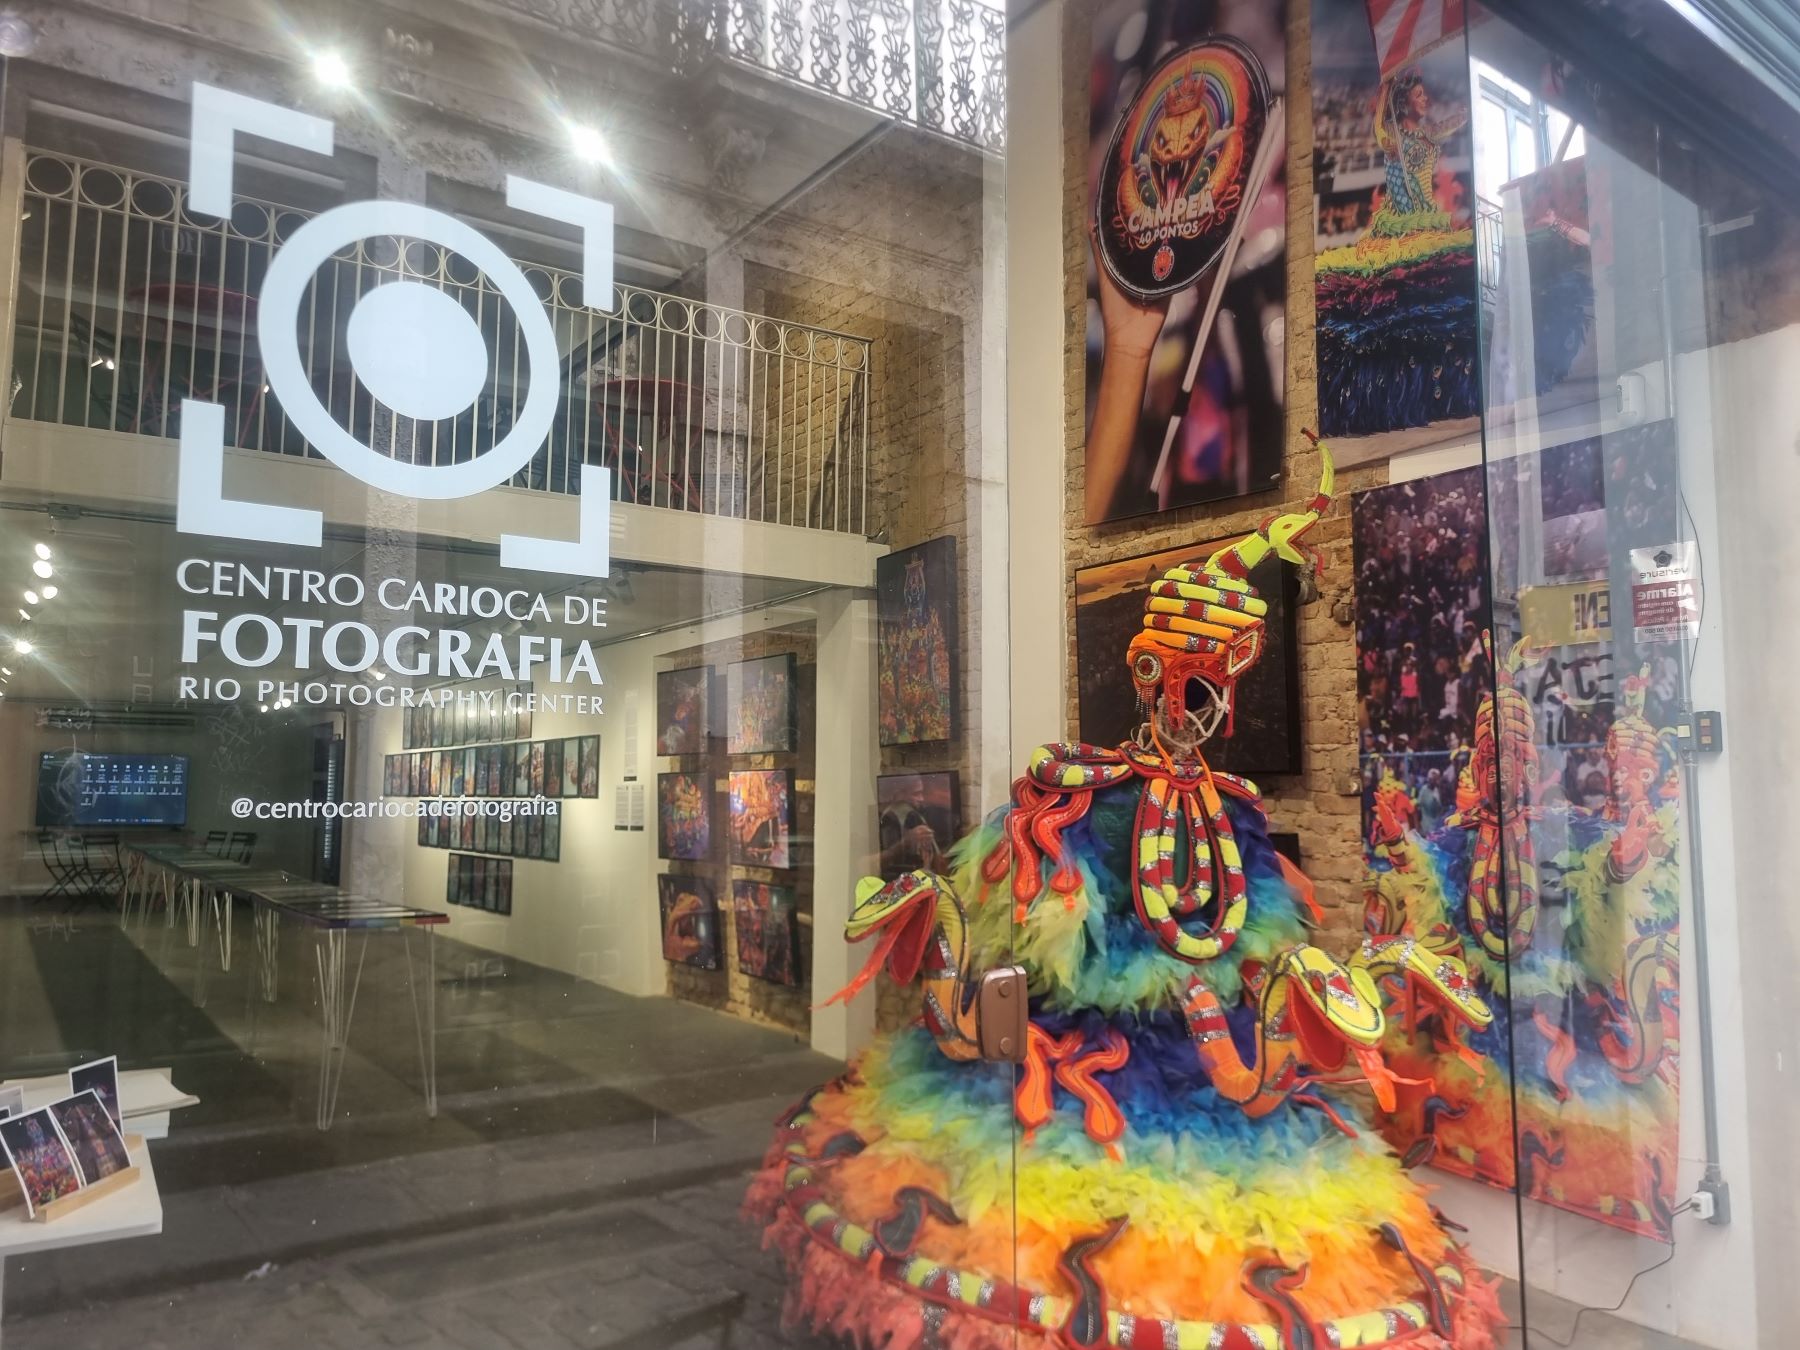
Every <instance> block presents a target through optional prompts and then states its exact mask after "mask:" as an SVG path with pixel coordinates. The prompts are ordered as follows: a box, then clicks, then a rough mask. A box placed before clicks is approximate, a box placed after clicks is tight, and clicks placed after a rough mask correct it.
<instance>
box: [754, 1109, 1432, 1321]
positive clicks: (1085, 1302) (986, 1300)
mask: <svg viewBox="0 0 1800 1350" xmlns="http://www.w3.org/2000/svg"><path fill="white" fill-rule="evenodd" d="M814 1119H815V1118H814V1116H813V1114H812V1112H811V1110H810V1109H809V1108H807V1107H805V1106H802V1108H801V1109H799V1110H797V1111H795V1112H793V1113H791V1114H790V1115H789V1117H788V1118H787V1119H786V1120H785V1121H784V1122H783V1123H782V1126H781V1130H782V1133H783V1135H784V1136H785V1142H784V1143H783V1144H782V1151H783V1155H784V1156H785V1158H786V1163H785V1166H784V1168H783V1173H782V1201H783V1204H784V1205H785V1206H786V1208H787V1209H788V1211H789V1212H790V1213H792V1214H793V1215H794V1216H795V1218H796V1219H797V1220H798V1221H799V1222H800V1224H801V1225H802V1226H803V1227H804V1229H805V1231H806V1234H807V1236H808V1237H809V1238H810V1239H811V1240H812V1241H814V1242H816V1243H819V1244H821V1245H822V1246H824V1247H825V1248H826V1249H827V1250H829V1251H831V1252H834V1253H836V1254H837V1255H838V1256H840V1257H842V1258H844V1259H846V1260H848V1261H851V1262H854V1263H856V1264H858V1265H860V1266H864V1267H867V1268H872V1269H874V1270H876V1271H877V1272H878V1273H879V1275H880V1278H881V1279H882V1280H883V1281H884V1282H885V1283H888V1284H892V1285H895V1286H897V1287H900V1288H904V1289H906V1290H908V1291H909V1292H910V1293H912V1294H913V1295H915V1296H917V1297H920V1298H923V1299H925V1300H927V1301H929V1302H931V1303H934V1304H936V1305H938V1306H940V1307H946V1308H953V1309H956V1310H959V1311H962V1312H967V1313H971V1314H973V1315H975V1316H977V1317H981V1318H984V1319H987V1320H990V1321H993V1322H997V1323H999V1324H1001V1325H1003V1326H1016V1327H1020V1328H1023V1329H1028V1330H1037V1331H1042V1332H1045V1333H1047V1334H1050V1335H1053V1336H1056V1337H1057V1338H1058V1339H1060V1340H1061V1341H1062V1343H1063V1344H1064V1345H1066V1346H1069V1347H1071V1350H1089V1348H1090V1347H1101V1346H1104V1347H1108V1348H1109V1350H1151V1348H1154V1350H1164V1347H1171V1346H1172V1347H1175V1350H1215V1348H1220V1347H1222V1348H1224V1350H1301V1347H1302V1346H1304V1345H1306V1344H1307V1343H1308V1342H1307V1341H1306V1340H1305V1339H1304V1337H1303V1336H1297V1335H1296V1334H1295V1327H1296V1326H1302V1327H1304V1334H1306V1335H1312V1336H1315V1337H1316V1338H1317V1339H1315V1340H1314V1341H1313V1342H1312V1344H1313V1345H1314V1346H1315V1347H1320V1346H1336V1347H1342V1348H1343V1350H1378V1348H1381V1347H1399V1346H1403V1345H1407V1344H1410V1343H1413V1342H1415V1341H1416V1340H1417V1339H1418V1337H1419V1336H1420V1335H1421V1334H1423V1333H1426V1332H1431V1333H1433V1334H1441V1333H1440V1332H1439V1331H1438V1328H1439V1327H1440V1326H1441V1325H1442V1321H1443V1319H1444V1317H1445V1316H1446V1311H1445V1310H1446V1308H1447V1307H1448V1306H1449V1301H1450V1300H1452V1299H1454V1298H1457V1297H1459V1296H1460V1295H1461V1294H1462V1293H1463V1291H1464V1289H1465V1287H1466V1282H1467V1276H1466V1272H1465V1269H1464V1267H1463V1265H1462V1264H1461V1258H1458V1259H1457V1260H1455V1261H1445V1262H1443V1263H1442V1264H1439V1265H1437V1266H1435V1267H1431V1266H1427V1265H1426V1263H1424V1262H1419V1261H1413V1266H1414V1270H1415V1274H1416V1275H1417V1276H1418V1278H1419V1280H1420V1286H1421V1287H1420V1290H1419V1295H1418V1297H1417V1298H1414V1299H1408V1300H1405V1301H1402V1302H1399V1303H1395V1304H1392V1305H1390V1306H1388V1307H1385V1308H1377V1309H1373V1310H1371V1311H1369V1312H1363V1313H1352V1314H1349V1315H1347V1316H1343V1317H1334V1318H1328V1319H1320V1320H1317V1321H1314V1320H1312V1319H1309V1318H1307V1317H1306V1315H1305V1313H1304V1312H1303V1311H1302V1310H1301V1309H1300V1306H1299V1304H1298V1302H1297V1301H1296V1300H1295V1299H1294V1297H1293V1295H1294V1292H1295V1290H1296V1289H1297V1288H1298V1287H1299V1285H1300V1283H1301V1280H1302V1279H1303V1276H1304V1273H1303V1272H1300V1271H1293V1270H1286V1269H1284V1268H1282V1267H1280V1266H1279V1265H1278V1264H1276V1263H1273V1262H1262V1263H1259V1264H1258V1265H1256V1266H1254V1267H1252V1269H1251V1270H1250V1271H1249V1272H1248V1273H1247V1275H1246V1280H1247V1284H1248V1285H1249V1287H1251V1289H1252V1291H1253V1292H1255V1293H1256V1295H1257V1297H1258V1298H1259V1299H1260V1300H1261V1301H1262V1302H1264V1303H1265V1304H1266V1305H1268V1306H1269V1308H1270V1311H1271V1313H1273V1314H1274V1317H1275V1320H1274V1321H1271V1322H1205V1321H1186V1320H1175V1319H1169V1318H1150V1317H1137V1316H1134V1315H1132V1314H1131V1313H1126V1312H1119V1311H1117V1310H1116V1309H1114V1308H1111V1307H1109V1306H1108V1300H1107V1297H1106V1291H1105V1289H1104V1287H1103V1286H1101V1284H1100V1283H1099V1281H1098V1280H1097V1279H1096V1278H1095V1276H1094V1274H1093V1270H1092V1267H1091V1264H1090V1262H1091V1260H1092V1258H1093V1257H1094V1256H1095V1255H1097V1254H1098V1253H1099V1252H1100V1251H1101V1250H1102V1249H1104V1247H1105V1246H1106V1245H1107V1244H1108V1243H1110V1242H1111V1241H1112V1240H1114V1239H1115V1238H1116V1237H1117V1236H1118V1235H1119V1233H1121V1232H1122V1231H1124V1229H1125V1227H1126V1225H1127V1224H1128V1223H1129V1220H1127V1219H1115V1220H1113V1221H1112V1222H1111V1223H1109V1224H1108V1225H1107V1226H1106V1227H1105V1228H1104V1229H1101V1230H1099V1231H1097V1232H1095V1233H1092V1234H1089V1235H1087V1236H1086V1237H1083V1238H1079V1239H1077V1240H1076V1241H1075V1242H1072V1243H1071V1244H1070V1245H1069V1248H1068V1250H1067V1251H1066V1252H1065V1254H1064V1257H1063V1261H1062V1263H1061V1265H1062V1270H1063V1273H1064V1276H1065V1278H1066V1279H1068V1281H1069V1283H1070V1287H1071V1288H1072V1289H1073V1290H1074V1291H1075V1297H1074V1298H1069V1297H1067V1296H1065V1295H1062V1294H1055V1293H1049V1292H1046V1291H1042V1290H1035V1289H1030V1288H1026V1287H1023V1286H1020V1285H1017V1284H1012V1283H1010V1282H1008V1281H1005V1280H997V1279H991V1278H989V1277H987V1276H984V1275H982V1274H980V1273H979V1272H976V1271H970V1270H961V1269H958V1268H956V1267H955V1266H950V1265H945V1264H943V1263H940V1262H937V1261H933V1260H931V1259H929V1258H927V1257H924V1256H920V1255H916V1254H910V1251H909V1252H908V1253H907V1254H895V1253H891V1252H889V1251H887V1250H886V1249H884V1247H883V1245H882V1240H881V1238H880V1237H878V1236H877V1234H876V1233H875V1232H872V1231H871V1230H870V1229H869V1228H866V1227H864V1226H863V1225H861V1224H858V1223H855V1222H853V1221H851V1220H849V1219H847V1218H845V1217H844V1215H843V1214H842V1213H840V1212H839V1211H838V1210H837V1209H835V1208H834V1207H833V1206H832V1204H831V1202H830V1201H829V1200H828V1199H827V1198H826V1192H825V1189H824V1188H823V1186H821V1184H820V1181H821V1179H822V1178H821V1171H820V1167H821V1164H820V1163H819V1162H817V1161H816V1160H815V1159H813V1158H812V1157H811V1156H810V1155H809V1154H808V1152H807V1147H806V1142H805V1139H804V1137H803V1136H804V1132H805V1130H806V1128H807V1127H808V1126H809V1125H810V1124H812V1123H813V1121H814ZM931 1199H932V1200H936V1199H937V1197H935V1196H934V1197H931ZM940 1206H942V1202H941V1201H938V1202H937V1204H923V1203H922V1204H921V1205H920V1206H919V1210H918V1216H919V1224H918V1225H917V1226H910V1225H909V1226H910V1231H909V1232H908V1233H907V1246H908V1248H910V1246H912V1245H916V1244H917V1242H918V1238H919V1230H920V1228H921V1227H923V1226H928V1225H929V1224H930V1223H932V1222H934V1221H935V1222H938V1223H943V1224H946V1225H948V1226H952V1227H954V1226H958V1225H960V1223H961V1220H960V1218H958V1217H957V1216H956V1215H955V1214H954V1213H953V1212H947V1211H948V1207H947V1206H942V1208H940ZM907 1217H908V1220H910V1219H911V1217H912V1216H911V1215H908V1216H907ZM879 1226H880V1225H879V1224H878V1225H877V1227H879ZM1384 1236H1385V1235H1384ZM1387 1240H1388V1241H1389V1242H1390V1243H1391V1242H1392V1241H1393V1239H1392V1238H1387ZM1408 1259H1409V1260H1411V1256H1410V1253H1408ZM1264 1271H1269V1272H1280V1274H1278V1275H1276V1274H1265V1275H1262V1276H1260V1277H1259V1274H1258V1272H1264ZM1270 1295H1279V1296H1278V1297H1271V1296H1270Z"/></svg>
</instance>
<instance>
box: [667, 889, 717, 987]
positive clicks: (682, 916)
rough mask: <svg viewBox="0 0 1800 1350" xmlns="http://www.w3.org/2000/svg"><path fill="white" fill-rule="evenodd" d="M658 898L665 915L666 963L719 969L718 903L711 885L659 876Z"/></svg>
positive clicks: (704, 968)
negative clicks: (674, 962) (671, 962)
mask: <svg viewBox="0 0 1800 1350" xmlns="http://www.w3.org/2000/svg"><path fill="white" fill-rule="evenodd" d="M656 898H657V904H658V906H659V907H660V909H661V911H662V954H663V960H665V961H676V962H679V963H680V964H682V965H686V966H698V967H699V968H700V969H702V970H717V969H719V966H720V961H719V901H718V897H717V896H715V895H714V894H713V888H712V883H711V882H710V881H707V880H705V879H704V878H702V877H680V876H660V877H658V878H657V879H656Z"/></svg>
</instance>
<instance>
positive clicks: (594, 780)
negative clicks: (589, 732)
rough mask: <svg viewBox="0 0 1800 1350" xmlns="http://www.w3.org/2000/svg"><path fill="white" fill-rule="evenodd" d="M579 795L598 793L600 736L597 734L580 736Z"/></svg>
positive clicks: (587, 795) (591, 795)
mask: <svg viewBox="0 0 1800 1350" xmlns="http://www.w3.org/2000/svg"><path fill="white" fill-rule="evenodd" d="M581 795H582V796H583V797H598V796H599V795H600V738H599V737H598V736H583V737H582V738H581Z"/></svg>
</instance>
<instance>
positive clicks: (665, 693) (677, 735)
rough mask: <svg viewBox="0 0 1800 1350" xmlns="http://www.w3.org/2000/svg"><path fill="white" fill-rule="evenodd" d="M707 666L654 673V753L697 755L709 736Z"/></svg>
mask: <svg viewBox="0 0 1800 1350" xmlns="http://www.w3.org/2000/svg"><path fill="white" fill-rule="evenodd" d="M712 701H713V671H712V667H711V666H689V667H687V668H685V669H683V670H659V671H658V672H657V673H656V753H657V754H659V755H701V754H705V753H706V739H707V737H708V736H709V735H711V734H712V720H711V719H712Z"/></svg>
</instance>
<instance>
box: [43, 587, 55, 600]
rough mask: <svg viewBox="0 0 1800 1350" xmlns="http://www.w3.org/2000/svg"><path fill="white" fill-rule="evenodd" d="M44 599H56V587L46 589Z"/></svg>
mask: <svg viewBox="0 0 1800 1350" xmlns="http://www.w3.org/2000/svg"><path fill="white" fill-rule="evenodd" d="M44 599H46V600H54V599H56V587H54V586H46V587H44Z"/></svg>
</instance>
